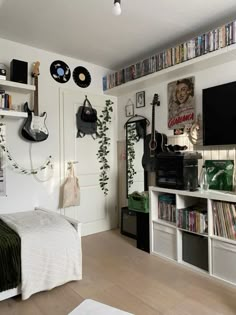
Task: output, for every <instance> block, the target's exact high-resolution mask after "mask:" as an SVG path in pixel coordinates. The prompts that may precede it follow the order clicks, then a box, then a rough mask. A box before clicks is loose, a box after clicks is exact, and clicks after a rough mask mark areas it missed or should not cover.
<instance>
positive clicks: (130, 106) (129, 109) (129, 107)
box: [125, 104, 134, 117]
mask: <svg viewBox="0 0 236 315" xmlns="http://www.w3.org/2000/svg"><path fill="white" fill-rule="evenodd" d="M125 116H126V117H131V116H134V104H127V105H126V106H125Z"/></svg>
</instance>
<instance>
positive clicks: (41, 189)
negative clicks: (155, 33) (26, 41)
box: [0, 39, 109, 213]
mask: <svg viewBox="0 0 236 315" xmlns="http://www.w3.org/2000/svg"><path fill="white" fill-rule="evenodd" d="M0 47H1V54H0V56H1V57H0V58H1V59H0V63H3V64H5V65H6V66H8V67H9V65H10V61H11V60H12V59H19V60H24V61H27V62H28V67H29V78H28V83H31V77H30V72H31V67H32V64H33V62H35V61H37V60H38V61H40V76H39V111H40V112H43V111H46V112H47V115H48V117H47V121H46V124H47V127H48V130H49V138H48V139H47V140H46V141H44V142H42V143H34V144H33V145H32V151H31V153H32V161H33V165H34V166H35V167H36V166H39V165H41V164H43V163H44V161H45V159H46V158H47V157H48V156H49V155H52V157H53V161H54V175H53V177H52V179H51V180H49V181H47V182H43V183H42V182H39V181H38V180H37V179H36V178H34V177H33V176H32V175H31V176H27V175H20V174H16V173H15V172H13V171H12V170H10V169H9V168H7V174H6V175H7V196H6V197H0V213H4V212H16V211H26V210H27V211H28V210H32V209H33V208H34V207H35V206H37V205H38V206H42V207H45V208H49V209H57V207H58V201H59V185H60V168H59V95H60V93H59V91H60V90H59V89H60V88H69V89H74V90H76V91H78V90H80V91H81V90H83V91H84V93H86V92H87V93H88V92H89V91H90V92H93V93H96V94H103V92H102V77H103V75H105V74H106V73H107V72H109V71H108V69H105V68H102V67H99V66H97V65H93V64H90V63H87V62H83V61H82V60H76V59H72V58H69V57H66V56H61V55H58V54H55V53H51V52H47V51H44V50H40V49H36V48H33V47H30V46H26V45H22V44H19V43H15V42H11V41H7V40H4V39H0ZM54 60H62V61H64V62H66V63H67V64H68V65H69V67H70V69H71V71H72V72H73V69H74V68H75V67H77V66H84V67H86V68H87V69H88V70H89V72H90V74H91V78H92V82H91V85H90V86H89V88H87V89H81V88H80V87H78V86H77V85H76V84H75V83H74V81H73V78H72V77H71V79H70V80H69V82H67V83H65V84H60V83H57V82H56V81H55V80H54V79H53V78H52V77H51V75H50V71H49V69H50V65H51V63H52V62H53V61H54ZM8 78H9V75H8ZM27 97H28V96H25V95H20V96H18V95H15V94H14V95H13V103H16V102H17V101H18V100H19V101H21V103H23V102H24V101H25V100H26V98H27ZM2 122H6V125H7V131H6V132H7V146H8V149H9V150H10V152H11V154H12V156H14V158H15V159H16V161H17V162H18V163H19V164H20V165H21V166H24V167H27V168H30V156H29V154H30V144H29V143H28V142H26V141H24V140H23V139H21V138H20V136H19V134H18V133H19V131H20V129H21V125H22V123H23V119H13V118H11V119H10V118H4V119H2ZM45 176H46V175H45ZM40 178H41V179H43V178H44V176H43V178H42V176H40Z"/></svg>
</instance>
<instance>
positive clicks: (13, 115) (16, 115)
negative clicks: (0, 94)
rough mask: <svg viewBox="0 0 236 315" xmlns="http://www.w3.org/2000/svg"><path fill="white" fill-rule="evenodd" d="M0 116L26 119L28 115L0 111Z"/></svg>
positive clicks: (12, 111)
mask: <svg viewBox="0 0 236 315" xmlns="http://www.w3.org/2000/svg"><path fill="white" fill-rule="evenodd" d="M0 116H8V117H17V118H26V117H28V114H27V113H26V112H18V111H15V110H5V109H0Z"/></svg>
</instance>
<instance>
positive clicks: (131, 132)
mask: <svg viewBox="0 0 236 315" xmlns="http://www.w3.org/2000/svg"><path fill="white" fill-rule="evenodd" d="M126 128H127V153H126V154H127V179H128V189H129V188H130V187H131V186H132V184H133V182H134V181H133V178H134V175H135V174H136V171H135V169H134V160H135V149H134V145H135V143H136V142H137V141H138V139H137V131H136V123H132V124H127V126H126Z"/></svg>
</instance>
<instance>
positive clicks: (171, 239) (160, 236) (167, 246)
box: [153, 223, 176, 259]
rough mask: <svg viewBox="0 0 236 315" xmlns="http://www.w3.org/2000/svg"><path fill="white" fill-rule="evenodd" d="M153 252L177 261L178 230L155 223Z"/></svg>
mask: <svg viewBox="0 0 236 315" xmlns="http://www.w3.org/2000/svg"><path fill="white" fill-rule="evenodd" d="M153 251H154V252H156V253H157V254H161V255H163V256H165V257H168V258H171V259H176V229H175V228H171V227H168V226H164V225H162V224H158V223H155V224H154V229H153Z"/></svg>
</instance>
